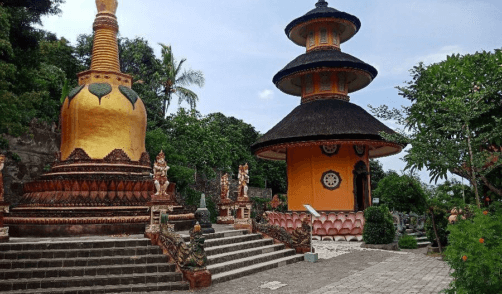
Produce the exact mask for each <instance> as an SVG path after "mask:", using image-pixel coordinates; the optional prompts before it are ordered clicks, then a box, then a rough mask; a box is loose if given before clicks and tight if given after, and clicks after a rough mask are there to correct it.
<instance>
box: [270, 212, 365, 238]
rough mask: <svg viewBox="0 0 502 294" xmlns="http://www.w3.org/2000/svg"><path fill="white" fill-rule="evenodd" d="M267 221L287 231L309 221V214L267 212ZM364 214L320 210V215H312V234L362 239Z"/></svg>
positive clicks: (315, 236) (320, 236) (324, 236)
mask: <svg viewBox="0 0 502 294" xmlns="http://www.w3.org/2000/svg"><path fill="white" fill-rule="evenodd" d="M266 214H267V218H268V222H269V223H270V224H272V225H277V226H280V227H282V228H284V229H285V230H286V231H288V232H290V233H291V232H293V231H294V230H295V229H297V228H299V227H301V226H302V220H303V219H306V220H307V221H309V222H310V215H309V214H307V213H305V212H301V213H297V212H293V213H281V212H267V213H266ZM364 223H365V220H364V214H363V212H362V211H359V212H357V213H354V212H348V213H344V212H338V213H336V212H328V213H325V212H321V216H320V217H314V219H313V223H312V230H313V231H312V235H313V239H314V240H335V241H342V240H347V241H362V233H363V228H364Z"/></svg>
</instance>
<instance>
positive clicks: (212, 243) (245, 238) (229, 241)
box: [204, 234, 261, 248]
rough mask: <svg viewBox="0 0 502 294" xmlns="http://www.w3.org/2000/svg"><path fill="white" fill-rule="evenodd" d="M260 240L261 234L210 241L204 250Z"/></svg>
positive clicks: (206, 243) (205, 244) (206, 242)
mask: <svg viewBox="0 0 502 294" xmlns="http://www.w3.org/2000/svg"><path fill="white" fill-rule="evenodd" d="M258 239H261V235H260V234H246V235H239V236H232V237H223V238H216V239H209V240H207V241H205V242H204V248H210V247H213V246H219V245H225V244H232V243H234V244H235V243H241V242H248V241H252V240H258Z"/></svg>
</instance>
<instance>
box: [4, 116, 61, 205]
mask: <svg viewBox="0 0 502 294" xmlns="http://www.w3.org/2000/svg"><path fill="white" fill-rule="evenodd" d="M4 138H6V139H7V140H8V141H9V151H8V152H7V159H6V162H5V168H4V170H3V175H4V177H3V178H4V188H5V195H4V199H5V201H6V202H10V203H11V204H14V205H15V204H17V203H18V202H19V200H20V198H21V196H22V195H23V184H24V183H27V182H30V181H33V180H35V179H36V178H38V177H40V175H42V173H44V172H45V171H47V170H48V168H50V165H51V164H52V163H53V162H54V159H55V153H56V152H58V151H59V147H60V145H61V134H60V133H59V132H58V131H57V130H56V126H55V125H52V126H50V125H48V124H46V123H42V122H37V121H36V120H33V121H32V122H31V123H30V129H29V131H28V132H27V133H26V134H25V135H23V136H21V137H18V138H15V137H11V136H5V135H4ZM16 155H17V156H19V158H20V160H15V158H16V157H17V156H16Z"/></svg>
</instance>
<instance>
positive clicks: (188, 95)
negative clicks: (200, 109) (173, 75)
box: [176, 87, 199, 109]
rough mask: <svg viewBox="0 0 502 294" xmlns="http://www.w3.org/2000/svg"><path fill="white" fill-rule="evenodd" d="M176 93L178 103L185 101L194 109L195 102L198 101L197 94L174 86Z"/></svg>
mask: <svg viewBox="0 0 502 294" xmlns="http://www.w3.org/2000/svg"><path fill="white" fill-rule="evenodd" d="M176 95H177V96H178V97H179V100H178V105H180V104H181V103H182V102H183V101H185V102H186V103H188V104H189V105H190V108H191V109H195V107H196V104H197V102H198V101H199V96H197V94H195V93H194V92H193V91H191V90H189V89H187V88H183V87H176Z"/></svg>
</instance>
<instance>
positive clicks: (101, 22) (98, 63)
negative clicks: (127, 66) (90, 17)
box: [91, 0, 120, 73]
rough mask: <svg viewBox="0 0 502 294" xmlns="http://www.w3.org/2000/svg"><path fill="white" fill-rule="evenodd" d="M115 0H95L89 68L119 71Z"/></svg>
mask: <svg viewBox="0 0 502 294" xmlns="http://www.w3.org/2000/svg"><path fill="white" fill-rule="evenodd" d="M117 6H118V2H117V0H96V7H97V8H98V15H96V20H95V21H94V26H93V29H94V46H93V48H92V62H91V70H99V71H111V72H117V73H119V72H120V62H119V49H118V45H117V33H118V31H119V25H118V22H117V17H116V16H115V12H116V11H117Z"/></svg>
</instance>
